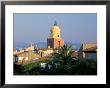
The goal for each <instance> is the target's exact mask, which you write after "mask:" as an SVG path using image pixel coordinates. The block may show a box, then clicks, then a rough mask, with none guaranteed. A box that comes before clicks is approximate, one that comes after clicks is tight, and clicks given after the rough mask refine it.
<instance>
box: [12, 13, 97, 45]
mask: <svg viewBox="0 0 110 88" xmlns="http://www.w3.org/2000/svg"><path fill="white" fill-rule="evenodd" d="M55 20H56V21H57V24H58V25H59V26H60V28H61V37H62V38H63V39H64V41H65V42H73V43H85V42H94V43H96V41H97V14H95V13H78V14H76V13H69V14H67V13H62V14H59V13H55V14H53V13H52V14H50V13H45V14H44V13H43V14H42V13H39V14H35V13H31V14H30V13H29V14H27V13H26V14H23V13H21V14H20V13H19V14H14V43H15V44H16V43H17V42H23V43H30V42H33V43H36V42H46V40H47V37H48V36H49V32H50V29H51V27H52V26H53V24H54V21H55Z"/></svg>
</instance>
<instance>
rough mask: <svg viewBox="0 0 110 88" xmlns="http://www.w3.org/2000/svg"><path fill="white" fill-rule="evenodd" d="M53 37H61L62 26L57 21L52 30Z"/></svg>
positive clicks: (51, 35)
mask: <svg viewBox="0 0 110 88" xmlns="http://www.w3.org/2000/svg"><path fill="white" fill-rule="evenodd" d="M50 37H51V38H60V27H59V26H58V25H57V23H56V21H55V23H54V25H53V26H52V28H51V30H50Z"/></svg>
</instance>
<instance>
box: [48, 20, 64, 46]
mask: <svg viewBox="0 0 110 88" xmlns="http://www.w3.org/2000/svg"><path fill="white" fill-rule="evenodd" d="M60 32H61V29H60V27H59V26H58V25H57V22H56V21H55V22H54V25H53V26H52V28H51V30H50V35H49V37H48V38H47V47H48V48H58V47H61V46H63V45H64V40H63V39H62V38H61V34H60Z"/></svg>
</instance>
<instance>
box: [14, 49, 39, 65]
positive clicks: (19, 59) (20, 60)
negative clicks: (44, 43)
mask: <svg viewBox="0 0 110 88" xmlns="http://www.w3.org/2000/svg"><path fill="white" fill-rule="evenodd" d="M38 59H40V56H39V55H38V54H36V53H34V52H33V51H31V50H30V51H25V52H21V53H16V54H14V63H15V64H27V63H30V62H32V61H36V60H38Z"/></svg>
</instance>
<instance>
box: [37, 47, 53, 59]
mask: <svg viewBox="0 0 110 88" xmlns="http://www.w3.org/2000/svg"><path fill="white" fill-rule="evenodd" d="M53 52H54V49H53V48H39V49H38V54H39V55H40V56H41V57H47V56H50V55H51V54H52V53H53Z"/></svg>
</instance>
